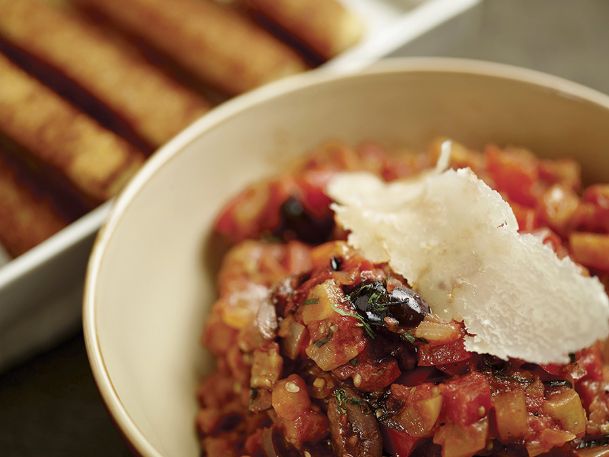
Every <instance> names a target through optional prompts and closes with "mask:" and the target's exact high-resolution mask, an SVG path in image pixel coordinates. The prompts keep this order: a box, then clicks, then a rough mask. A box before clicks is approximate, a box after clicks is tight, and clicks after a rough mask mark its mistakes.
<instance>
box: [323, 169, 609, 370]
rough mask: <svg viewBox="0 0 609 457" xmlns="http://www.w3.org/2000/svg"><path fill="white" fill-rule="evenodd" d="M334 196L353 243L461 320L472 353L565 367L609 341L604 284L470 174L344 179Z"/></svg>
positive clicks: (335, 184) (333, 187)
mask: <svg viewBox="0 0 609 457" xmlns="http://www.w3.org/2000/svg"><path fill="white" fill-rule="evenodd" d="M328 193H329V195H330V196H331V197H332V198H333V199H334V201H336V202H337V204H334V205H333V210H334V211H335V213H336V218H337V222H338V223H339V224H340V225H342V226H343V227H345V228H346V229H348V230H350V232H351V233H350V235H349V243H350V244H351V245H352V246H354V247H355V248H357V249H360V250H361V251H362V253H363V255H364V256H365V257H367V258H368V259H369V260H371V261H374V262H388V263H389V265H390V266H391V267H392V268H393V270H394V271H396V272H397V273H399V274H401V275H403V276H404V277H405V278H406V279H407V280H408V281H409V283H410V284H411V285H412V286H413V287H414V288H415V290H417V291H418V292H419V293H420V295H421V296H422V297H423V298H424V299H425V300H426V301H427V302H428V303H430V305H431V307H432V310H433V312H434V313H436V314H438V315H439V316H440V317H442V318H444V319H455V320H462V321H463V322H464V323H465V326H466V329H467V332H468V334H469V335H468V336H467V337H466V341H465V345H466V349H467V350H469V351H472V352H477V353H484V354H492V355H495V356H497V357H500V358H502V359H507V358H508V357H512V358H519V359H522V360H526V361H528V362H533V363H566V362H568V361H569V357H568V354H569V353H571V352H575V351H577V350H579V349H582V348H584V347H587V346H589V345H591V344H592V343H594V342H595V341H596V340H598V339H602V338H605V337H607V335H608V334H609V299H608V298H607V295H606V293H605V290H604V288H603V286H602V284H601V283H600V281H599V280H598V279H597V278H594V277H585V276H583V275H582V274H581V270H580V269H579V268H578V267H577V265H575V264H574V263H573V262H572V261H571V260H570V259H569V258H564V259H559V258H558V257H557V256H556V254H555V253H554V251H553V250H552V249H551V248H550V247H548V246H546V245H544V244H543V242H542V241H541V239H540V238H539V237H538V236H535V235H530V234H520V233H518V223H517V221H516V218H515V217H514V213H513V212H512V209H511V208H510V206H509V204H508V203H507V202H505V201H504V200H503V199H502V197H501V195H500V194H499V193H497V192H496V191H494V190H493V189H491V188H490V187H489V186H487V185H486V184H485V183H484V182H483V181H482V180H480V179H479V178H478V177H477V176H476V175H475V174H474V173H473V172H472V171H471V170H469V169H461V170H456V171H455V170H448V171H445V172H443V173H437V172H436V173H434V172H431V173H427V174H423V175H421V176H419V177H418V178H415V179H412V180H408V181H402V182H394V183H384V182H383V181H381V180H379V179H378V178H377V177H375V176H373V175H370V174H366V173H342V174H340V175H338V176H337V177H335V178H334V179H333V180H332V181H331V182H330V184H329V187H328Z"/></svg>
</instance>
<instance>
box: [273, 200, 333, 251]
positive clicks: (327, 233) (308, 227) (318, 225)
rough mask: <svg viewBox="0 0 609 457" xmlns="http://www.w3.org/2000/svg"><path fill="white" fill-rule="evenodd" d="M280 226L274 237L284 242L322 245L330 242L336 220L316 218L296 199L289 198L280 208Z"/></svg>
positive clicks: (327, 217) (274, 231)
mask: <svg viewBox="0 0 609 457" xmlns="http://www.w3.org/2000/svg"><path fill="white" fill-rule="evenodd" d="M279 218H280V223H279V226H278V227H277V228H276V229H275V230H273V235H274V236H276V237H279V238H281V239H283V240H286V241H287V240H293V239H298V240H300V241H303V242H305V243H308V244H321V243H323V242H325V241H328V240H329V239H330V237H331V235H332V231H333V230H334V220H333V218H332V216H331V215H330V214H329V215H328V216H326V217H322V218H319V217H315V216H313V215H312V214H311V213H310V212H308V211H307V209H306V208H305V207H304V205H303V204H302V202H301V201H300V200H299V199H298V198H296V197H294V196H291V197H288V198H287V199H286V200H285V201H284V202H283V204H282V205H281V207H280V208H279Z"/></svg>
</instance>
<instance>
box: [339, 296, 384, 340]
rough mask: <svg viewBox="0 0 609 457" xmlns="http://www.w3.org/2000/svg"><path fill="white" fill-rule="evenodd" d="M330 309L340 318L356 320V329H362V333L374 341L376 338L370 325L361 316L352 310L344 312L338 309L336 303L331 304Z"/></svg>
mask: <svg viewBox="0 0 609 457" xmlns="http://www.w3.org/2000/svg"><path fill="white" fill-rule="evenodd" d="M332 309H334V311H336V312H337V313H338V314H340V315H341V316H345V317H353V318H355V319H357V320H358V321H359V322H358V323H357V326H358V327H363V329H364V331H365V332H366V333H367V334H368V336H369V337H370V338H371V339H374V338H375V337H376V335H375V333H374V330H372V327H371V326H370V324H369V323H368V322H367V321H366V319H365V318H364V317H363V316H361V315H360V314H358V313H357V312H356V311H354V310H352V311H346V310H344V309H342V308H340V307H339V305H338V304H337V303H333V304H332Z"/></svg>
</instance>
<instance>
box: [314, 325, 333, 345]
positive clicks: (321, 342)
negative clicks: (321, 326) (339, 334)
mask: <svg viewBox="0 0 609 457" xmlns="http://www.w3.org/2000/svg"><path fill="white" fill-rule="evenodd" d="M332 336H334V332H333V331H332V329H330V330H328V333H327V334H326V336H324V337H323V338H320V339H318V340H316V341H313V344H314V345H315V346H317V347H318V348H320V347H322V346H323V345H324V344H326V343H328V342H329V341H330V340H331V339H332Z"/></svg>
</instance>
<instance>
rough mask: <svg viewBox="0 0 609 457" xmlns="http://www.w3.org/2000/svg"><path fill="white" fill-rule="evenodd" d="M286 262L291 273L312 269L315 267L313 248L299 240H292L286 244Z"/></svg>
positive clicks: (287, 269)
mask: <svg viewBox="0 0 609 457" xmlns="http://www.w3.org/2000/svg"><path fill="white" fill-rule="evenodd" d="M284 263H285V268H286V271H287V272H288V274H291V275H293V274H298V273H304V272H305V271H308V270H310V269H311V268H312V267H313V263H312V260H311V249H310V248H309V247H308V246H307V245H305V244H303V243H300V242H298V241H290V242H289V243H288V244H287V246H286V253H285V259H284Z"/></svg>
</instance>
